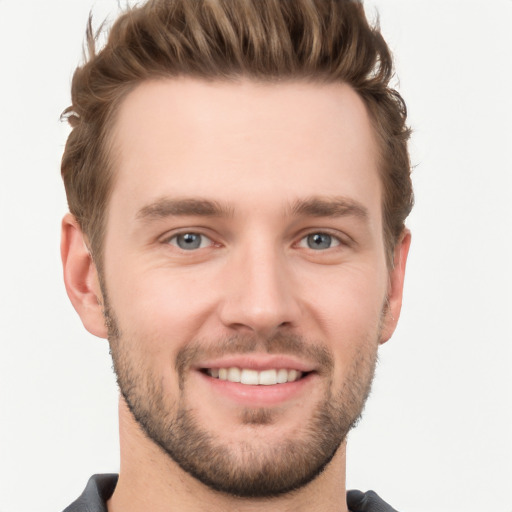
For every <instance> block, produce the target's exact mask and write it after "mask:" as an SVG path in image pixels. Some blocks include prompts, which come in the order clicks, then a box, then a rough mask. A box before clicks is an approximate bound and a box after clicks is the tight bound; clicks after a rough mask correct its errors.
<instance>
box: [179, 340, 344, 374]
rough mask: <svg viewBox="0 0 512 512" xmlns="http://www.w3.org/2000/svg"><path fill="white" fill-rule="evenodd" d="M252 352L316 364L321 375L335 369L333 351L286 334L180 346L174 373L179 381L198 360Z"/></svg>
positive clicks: (200, 342) (316, 343)
mask: <svg viewBox="0 0 512 512" xmlns="http://www.w3.org/2000/svg"><path fill="white" fill-rule="evenodd" d="M254 352H259V353H267V354H282V355H290V356H295V357H300V358H303V359H306V360H307V361H310V362H314V363H316V365H317V366H318V367H319V368H321V369H322V370H323V372H330V371H332V369H333V368H334V356H333V354H332V352H331V351H330V350H328V349H327V348H326V347H325V346H324V345H322V344H320V343H318V342H311V341H307V340H306V339H305V338H303V337H302V336H299V335H296V334H285V333H279V334H275V335H273V336H270V337H261V336H257V335H241V334H237V335H234V336H230V337H226V338H221V339H218V340H215V341H211V340H210V341H199V340H198V341H194V342H192V343H189V344H187V345H186V346H184V347H182V348H181V349H180V351H179V352H178V354H177V356H176V365H175V367H176V372H177V374H178V376H179V378H180V381H182V379H183V378H184V376H185V372H186V371H187V369H189V368H190V367H191V366H193V365H194V363H197V362H198V361H201V360H204V359H212V358H218V357H223V356H226V355H246V354H251V353H254Z"/></svg>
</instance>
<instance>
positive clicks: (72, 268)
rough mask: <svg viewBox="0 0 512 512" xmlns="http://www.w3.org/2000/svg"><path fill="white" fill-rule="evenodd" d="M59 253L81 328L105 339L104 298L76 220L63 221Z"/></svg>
mask: <svg viewBox="0 0 512 512" xmlns="http://www.w3.org/2000/svg"><path fill="white" fill-rule="evenodd" d="M60 253H61V257H62V266H63V268H64V283H65V285H66V291H67V293H68V297H69V299H70V300H71V303H72V304H73V307H74V308H75V310H76V312H77V313H78V315H79V316H80V318H81V320H82V323H83V324H84V327H85V328H86V329H87V330H88V331H89V332H90V333H91V334H94V335H95V336H99V337H100V338H106V337H107V327H106V325H105V319H104V318H103V298H102V294H101V288H100V284H99V279H98V273H97V270H96V265H95V264H94V262H93V260H92V256H91V253H90V252H89V249H88V248H87V244H86V240H85V237H84V235H83V233H82V230H81V229H80V226H79V225H78V222H77V221H76V219H75V217H74V216H73V215H71V214H70V213H68V214H67V215H65V217H64V218H63V219H62V232H61V244H60Z"/></svg>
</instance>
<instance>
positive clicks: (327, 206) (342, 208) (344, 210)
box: [292, 197, 368, 220]
mask: <svg viewBox="0 0 512 512" xmlns="http://www.w3.org/2000/svg"><path fill="white" fill-rule="evenodd" d="M292 214H293V215H297V216H310V217H346V216H353V217H357V218H359V219H361V220H367V219H368V209H367V208H366V207H365V206H363V205H362V204H360V203H358V202H357V201H354V200H353V199H349V198H346V197H311V198H308V199H304V200H298V201H295V202H294V203H293V204H292Z"/></svg>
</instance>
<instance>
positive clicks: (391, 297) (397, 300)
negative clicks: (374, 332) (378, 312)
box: [380, 229, 411, 343]
mask: <svg viewBox="0 0 512 512" xmlns="http://www.w3.org/2000/svg"><path fill="white" fill-rule="evenodd" d="M410 245H411V233H410V231H409V230H408V229H405V230H404V232H403V233H402V236H401V238H400V240H399V241H398V243H397V244H396V246H395V250H394V253H393V268H392V269H391V270H390V272H389V282H388V295H387V304H386V306H387V307H386V310H385V312H384V320H383V325H382V331H381V335H380V343H385V342H386V341H388V340H389V338H391V335H392V334H393V332H394V331H395V329H396V325H397V323H398V319H399V317H400V310H401V309H402V297H403V291H404V278H405V264H406V263H407V255H408V254H409V247H410Z"/></svg>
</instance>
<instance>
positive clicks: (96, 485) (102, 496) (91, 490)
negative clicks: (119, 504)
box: [63, 474, 118, 512]
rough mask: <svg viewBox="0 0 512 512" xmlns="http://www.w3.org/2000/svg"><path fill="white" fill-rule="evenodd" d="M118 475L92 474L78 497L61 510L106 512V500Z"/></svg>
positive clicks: (114, 485)
mask: <svg viewBox="0 0 512 512" xmlns="http://www.w3.org/2000/svg"><path fill="white" fill-rule="evenodd" d="M117 479H118V475H116V474H105V475H93V476H91V478H89V481H88V482H87V485H86V487H85V489H84V492H83V493H82V494H81V495H80V497H79V498H78V499H77V500H76V501H74V502H73V503H71V505H69V507H67V508H65V509H64V511H63V512H107V501H108V499H109V498H110V497H111V496H112V494H113V492H114V489H115V488H116V484H117Z"/></svg>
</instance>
